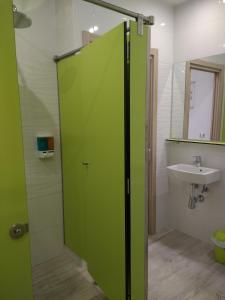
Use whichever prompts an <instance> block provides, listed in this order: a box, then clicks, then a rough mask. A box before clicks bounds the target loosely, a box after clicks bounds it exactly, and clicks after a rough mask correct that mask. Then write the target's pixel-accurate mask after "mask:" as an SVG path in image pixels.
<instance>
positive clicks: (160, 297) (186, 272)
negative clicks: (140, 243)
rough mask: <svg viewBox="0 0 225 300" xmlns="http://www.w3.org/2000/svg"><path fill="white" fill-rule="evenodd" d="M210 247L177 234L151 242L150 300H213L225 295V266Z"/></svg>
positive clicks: (184, 235)
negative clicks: (214, 257)
mask: <svg viewBox="0 0 225 300" xmlns="http://www.w3.org/2000/svg"><path fill="white" fill-rule="evenodd" d="M212 249H213V248H212V246H211V245H210V244H207V243H204V242H201V241H200V240H198V239H195V238H193V237H190V236H188V235H186V234H183V233H180V232H178V231H171V232H169V233H167V234H165V235H162V236H161V237H158V238H157V237H156V238H154V237H153V239H150V240H149V300H214V299H225V297H221V298H217V296H216V294H217V292H218V291H223V295H225V294H224V292H225V266H223V265H221V264H218V263H216V262H215V261H214V259H213V251H212Z"/></svg>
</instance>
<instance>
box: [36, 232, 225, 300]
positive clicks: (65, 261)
mask: <svg viewBox="0 0 225 300" xmlns="http://www.w3.org/2000/svg"><path fill="white" fill-rule="evenodd" d="M33 282H34V284H33V288H34V294H35V300H106V298H105V297H104V296H103V293H102V292H101V290H100V289H99V288H98V287H97V286H96V285H95V284H94V281H93V279H92V278H90V276H89V275H88V273H87V271H86V268H85V266H84V265H82V264H81V262H80V261H79V260H78V258H77V257H76V256H74V255H73V254H72V253H71V252H70V251H69V250H66V249H65V251H64V253H63V254H62V255H61V256H59V257H56V258H54V259H52V260H50V261H48V262H47V263H44V264H41V265H39V266H36V267H35V268H34V269H33ZM218 292H220V295H222V294H223V293H224V294H223V295H224V297H222V296H221V297H218V296H217V293H218ZM148 299H149V300H214V299H215V300H218V299H221V300H222V299H225V266H223V265H220V264H217V263H215V261H214V259H213V252H212V246H211V245H210V244H207V243H203V242H201V241H199V240H197V239H195V238H193V237H190V236H188V235H185V234H183V233H180V232H178V231H170V232H167V233H166V234H165V233H164V234H162V235H158V236H155V237H153V238H151V239H150V240H149V297H148Z"/></svg>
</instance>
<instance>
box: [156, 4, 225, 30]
mask: <svg viewBox="0 0 225 300" xmlns="http://www.w3.org/2000/svg"><path fill="white" fill-rule="evenodd" d="M224 1H225V0H224ZM160 26H162V27H164V26H166V23H164V22H162V23H161V24H160Z"/></svg>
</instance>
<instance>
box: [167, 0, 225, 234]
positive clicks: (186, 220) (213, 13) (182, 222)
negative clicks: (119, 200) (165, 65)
mask: <svg viewBox="0 0 225 300" xmlns="http://www.w3.org/2000/svg"><path fill="white" fill-rule="evenodd" d="M224 25H225V5H224V4H220V3H219V1H215V0H191V1H187V2H186V3H184V4H181V5H179V6H177V7H176V9H175V20H174V36H175V39H174V60H175V61H176V62H179V61H182V62H183V61H186V60H190V59H198V58H203V57H207V56H211V55H217V54H219V53H224V51H225V48H224V46H223V45H224V44H225V32H224V31H225V26H224ZM192 155H201V156H202V157H203V164H204V165H205V166H209V167H213V168H219V169H220V170H221V171H222V179H221V181H220V182H219V183H215V184H213V185H211V186H210V192H209V196H208V198H207V199H206V201H205V203H202V204H198V207H197V209H195V210H189V209H188V208H187V201H188V198H187V197H188V192H187V186H186V184H184V183H181V182H179V181H174V180H172V181H170V183H169V190H170V197H169V204H168V209H169V214H170V217H169V223H168V225H169V226H170V227H172V228H176V229H178V230H181V231H183V232H186V233H188V234H190V235H192V236H195V237H198V238H200V239H202V240H209V237H210V235H211V234H212V232H213V231H214V230H215V229H221V228H225V218H224V216H225V199H224V190H225V181H224V176H225V148H224V146H211V145H197V144H177V143H170V144H169V146H168V164H174V163H179V162H183V163H185V162H189V163H191V162H192Z"/></svg>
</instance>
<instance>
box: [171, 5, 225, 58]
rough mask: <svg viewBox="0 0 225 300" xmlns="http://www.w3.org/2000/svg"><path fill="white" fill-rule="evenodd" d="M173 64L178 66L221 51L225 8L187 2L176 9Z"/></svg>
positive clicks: (224, 30)
mask: <svg viewBox="0 0 225 300" xmlns="http://www.w3.org/2000/svg"><path fill="white" fill-rule="evenodd" d="M174 25H175V26H174V28H175V31H174V37H175V38H174V61H175V62H179V61H180V62H182V61H186V60H190V59H197V58H200V57H207V56H211V55H215V54H219V53H224V51H225V48H224V47H225V4H223V3H220V1H218V0H189V1H187V2H185V3H183V4H181V5H178V6H176V8H175V15H174Z"/></svg>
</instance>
